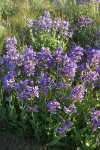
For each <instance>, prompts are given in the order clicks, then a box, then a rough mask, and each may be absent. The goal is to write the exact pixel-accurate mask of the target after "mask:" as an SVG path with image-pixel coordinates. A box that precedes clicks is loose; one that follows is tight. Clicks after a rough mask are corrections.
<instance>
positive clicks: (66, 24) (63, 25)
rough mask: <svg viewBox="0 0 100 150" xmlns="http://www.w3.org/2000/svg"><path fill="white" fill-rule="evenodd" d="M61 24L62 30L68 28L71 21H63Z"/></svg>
mask: <svg viewBox="0 0 100 150" xmlns="http://www.w3.org/2000/svg"><path fill="white" fill-rule="evenodd" d="M61 26H62V27H61V28H62V30H68V27H69V22H66V21H63V22H62V24H61Z"/></svg>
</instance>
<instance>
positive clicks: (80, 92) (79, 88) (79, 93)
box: [70, 84, 86, 100]
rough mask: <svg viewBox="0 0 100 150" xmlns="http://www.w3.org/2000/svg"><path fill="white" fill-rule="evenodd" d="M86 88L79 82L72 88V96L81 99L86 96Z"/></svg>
mask: <svg viewBox="0 0 100 150" xmlns="http://www.w3.org/2000/svg"><path fill="white" fill-rule="evenodd" d="M85 91H86V89H85V88H84V87H83V85H81V84H79V85H76V86H75V87H74V88H72V90H71V93H70V98H71V99H75V100H81V99H82V98H83V97H84V94H85Z"/></svg>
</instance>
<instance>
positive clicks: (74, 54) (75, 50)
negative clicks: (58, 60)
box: [68, 46, 85, 61]
mask: <svg viewBox="0 0 100 150" xmlns="http://www.w3.org/2000/svg"><path fill="white" fill-rule="evenodd" d="M84 51H85V50H84V49H83V48H82V47H80V46H75V47H72V49H71V50H70V51H69V52H68V55H69V57H70V58H71V59H72V60H75V61H80V60H81V57H82V56H83V55H84Z"/></svg>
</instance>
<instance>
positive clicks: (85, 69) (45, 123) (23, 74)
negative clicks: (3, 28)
mask: <svg viewBox="0 0 100 150" xmlns="http://www.w3.org/2000/svg"><path fill="white" fill-rule="evenodd" d="M48 18H49V20H48ZM43 19H44V20H45V21H46V22H45V21H44V22H43ZM50 21H51V18H50V15H49V13H47V12H45V15H44V16H43V17H40V19H39V20H38V21H35V22H33V21H32V22H28V26H29V27H30V28H31V29H30V30H31V33H32V34H33V31H34V33H35V32H37V33H35V37H34V40H35V41H34V42H35V43H33V45H34V49H33V47H32V46H30V47H28V46H25V47H24V48H23V51H22V53H20V52H19V51H18V50H17V40H16V38H8V39H7V41H6V48H7V52H6V54H5V55H3V56H2V57H0V72H1V74H0V83H1V85H0V86H1V92H0V95H1V101H0V117H1V119H2V120H5V121H6V122H7V123H8V124H10V126H12V127H13V128H14V129H15V131H16V132H17V134H19V135H21V136H26V135H33V136H34V137H35V138H36V139H38V140H40V141H42V142H44V141H45V143H48V145H49V146H52V145H56V144H58V145H62V146H64V145H68V144H69V142H70V143H71V142H72V143H73V142H74V143H76V144H75V145H74V146H75V147H83V148H88V147H89V148H95V147H96V146H98V145H99V142H98V141H99V134H98V133H99V131H100V50H99V49H95V48H89V49H87V50H85V49H84V48H82V47H80V46H79V45H78V46H72V48H71V49H70V50H69V51H68V52H65V51H64V47H63V46H62V44H61V43H62V41H63V40H62V38H61V39H60V38H59V41H60V42H61V43H60V42H59V44H58V45H57V44H56V45H55V46H54V45H53V43H52V42H54V41H52V42H51V43H50V41H49V42H48V43H47V41H45V40H46V39H45V38H47V36H50V37H51V34H53V36H54V35H55V34H56V37H57V36H62V35H60V33H61V26H60V27H59V28H60V29H59V30H58V29H56V30H53V28H52V26H50V25H51V24H52V21H51V22H50ZM56 21H58V19H56ZM58 22H59V21H58ZM58 22H56V26H55V28H56V27H58V25H59V23H58ZM31 23H32V25H31ZM43 23H44V24H43ZM45 23H46V24H45ZM68 26H69V24H68V23H67V22H65V21H63V22H62V29H63V30H64V31H65V30H68ZM50 27H51V28H50ZM51 31H52V32H51ZM32 36H33V35H32ZM38 36H40V37H38ZM41 36H44V41H41V40H40V39H39V40H40V41H41V42H40V43H38V40H37V38H41ZM32 38H33V37H32ZM47 39H48V40H51V39H50V38H47ZM55 40H57V41H58V39H56V38H55ZM63 42H65V41H63ZM57 46H58V47H57ZM35 48H36V51H35Z"/></svg>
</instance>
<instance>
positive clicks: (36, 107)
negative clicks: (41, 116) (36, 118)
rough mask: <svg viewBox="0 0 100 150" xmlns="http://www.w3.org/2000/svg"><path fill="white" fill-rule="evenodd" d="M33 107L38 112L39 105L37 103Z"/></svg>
mask: <svg viewBox="0 0 100 150" xmlns="http://www.w3.org/2000/svg"><path fill="white" fill-rule="evenodd" d="M33 109H34V112H38V109H39V106H38V105H36V104H35V105H34V107H33Z"/></svg>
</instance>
